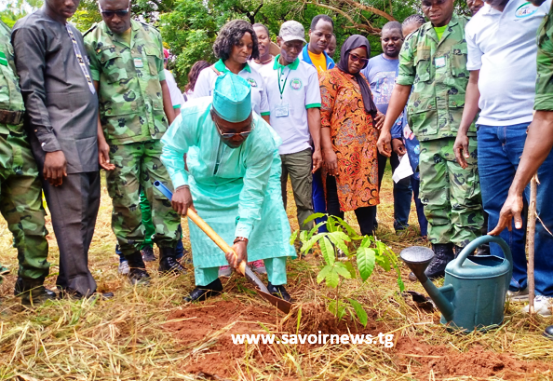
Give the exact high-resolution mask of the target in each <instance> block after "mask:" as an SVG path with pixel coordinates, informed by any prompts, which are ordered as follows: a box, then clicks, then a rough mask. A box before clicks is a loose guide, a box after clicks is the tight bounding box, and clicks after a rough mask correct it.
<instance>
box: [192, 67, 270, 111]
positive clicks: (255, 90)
mask: <svg viewBox="0 0 553 381" xmlns="http://www.w3.org/2000/svg"><path fill="white" fill-rule="evenodd" d="M214 66H215V69H217V71H219V72H221V73H224V72H230V70H229V69H227V67H226V66H225V64H224V63H223V61H221V60H219V61H217V62H216V63H215V65H214ZM238 75H239V76H240V77H242V78H244V79H245V80H246V81H248V83H249V84H250V86H251V88H252V109H253V111H255V112H256V113H258V114H259V115H269V104H268V103H267V92H266V89H265V85H264V81H263V78H262V77H261V74H259V73H258V72H257V71H256V70H255V69H253V68H252V67H250V65H248V64H247V63H246V67H244V69H242V71H240V73H238ZM216 79H217V73H215V71H214V70H213V67H211V66H210V67H206V68H205V69H203V70H202V71H201V72H200V75H199V76H198V80H197V81H196V86H194V98H200V97H210V96H212V95H213V89H214V88H215V80H216Z"/></svg>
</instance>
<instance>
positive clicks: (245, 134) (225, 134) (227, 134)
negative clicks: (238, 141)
mask: <svg viewBox="0 0 553 381" xmlns="http://www.w3.org/2000/svg"><path fill="white" fill-rule="evenodd" d="M215 115H216V114H215V111H214V110H213V109H211V119H213V123H215V127H216V128H217V132H218V133H219V135H221V137H222V138H225V139H232V138H234V137H235V136H240V137H242V138H244V139H246V138H247V137H248V135H249V134H251V133H252V130H251V128H252V125H251V123H250V126H249V128H250V129H249V131H244V132H223V131H221V127H220V126H219V123H217V121H216V118H215Z"/></svg>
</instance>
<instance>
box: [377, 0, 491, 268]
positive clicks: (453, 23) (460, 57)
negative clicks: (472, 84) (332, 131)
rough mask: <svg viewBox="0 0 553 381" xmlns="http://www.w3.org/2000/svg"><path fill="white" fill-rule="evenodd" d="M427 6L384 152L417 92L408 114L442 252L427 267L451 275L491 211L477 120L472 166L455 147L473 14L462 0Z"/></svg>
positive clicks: (408, 55) (412, 39) (430, 1)
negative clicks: (481, 173) (462, 12)
mask: <svg viewBox="0 0 553 381" xmlns="http://www.w3.org/2000/svg"><path fill="white" fill-rule="evenodd" d="M422 10H423V12H424V13H425V16H426V17H427V19H429V20H430V22H427V23H426V24H424V25H422V26H421V27H420V28H419V29H418V30H417V31H415V32H414V33H412V34H411V35H410V36H408V37H407V39H406V41H405V43H404V44H403V47H402V49H401V53H400V56H399V59H400V66H399V76H398V77H397V80H396V83H397V84H396V86H395V87H394V91H393V94H392V98H391V100H390V106H389V108H388V113H387V114H386V120H385V123H384V127H383V131H382V134H381V136H380V138H379V141H378V146H379V150H380V152H381V153H382V154H384V155H387V156H389V155H390V153H391V147H390V129H391V127H392V125H393V123H394V121H395V120H396V119H397V117H398V116H399V115H400V114H401V112H402V110H403V107H404V106H405V104H406V103H407V100H408V99H409V104H408V108H407V109H408V114H407V115H408V121H409V125H410V127H411V129H412V131H413V132H414V133H415V135H416V137H417V138H418V139H419V141H420V149H421V152H420V162H419V168H420V175H421V184H420V198H421V200H422V202H423V204H424V212H425V215H426V218H427V219H428V224H429V231H428V238H429V239H430V241H431V242H432V246H433V250H434V252H435V254H436V256H435V259H434V260H433V262H432V263H431V264H430V266H429V267H428V268H427V275H428V276H429V277H430V278H436V277H439V276H443V274H444V269H445V266H446V264H447V263H448V262H449V261H450V260H452V259H453V257H454V246H455V251H457V252H458V251H459V250H460V249H462V248H463V247H464V246H466V245H467V244H468V243H469V242H470V241H472V240H473V239H475V238H476V237H478V236H479V235H480V229H481V228H482V225H483V211H482V203H481V196H480V183H479V178H478V169H477V165H476V164H477V160H476V157H477V152H476V129H475V127H474V125H472V126H471V128H470V130H469V131H468V136H469V140H470V143H469V154H470V155H469V158H468V159H467V163H468V168H467V169H466V170H463V169H462V168H461V166H460V165H459V163H458V162H457V161H456V159H455V153H454V152H453V145H454V143H455V137H456V135H457V131H458V129H459V124H460V122H461V117H462V115H463V106H464V104H465V90H466V87H467V84H468V78H469V73H468V71H467V69H466V63H467V45H466V41H465V37H464V36H465V25H466V24H467V22H468V18H467V17H465V16H458V15H456V14H455V13H454V12H453V11H454V0H445V1H440V0H423V1H422ZM411 91H412V94H411V96H410V97H409V95H410V93H411Z"/></svg>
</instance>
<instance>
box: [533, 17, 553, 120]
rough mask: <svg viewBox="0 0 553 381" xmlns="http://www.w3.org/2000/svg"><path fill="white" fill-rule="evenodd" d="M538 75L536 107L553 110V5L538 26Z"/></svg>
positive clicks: (541, 109) (537, 108)
mask: <svg viewBox="0 0 553 381" xmlns="http://www.w3.org/2000/svg"><path fill="white" fill-rule="evenodd" d="M537 62H538V76H537V79H536V99H535V100H534V109H535V110H538V111H553V80H552V79H553V7H551V9H550V10H549V13H548V14H547V15H546V16H545V18H544V19H543V21H542V24H541V25H540V27H539V28H538V58H537Z"/></svg>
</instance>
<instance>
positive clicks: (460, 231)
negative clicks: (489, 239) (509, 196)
mask: <svg viewBox="0 0 553 381" xmlns="http://www.w3.org/2000/svg"><path fill="white" fill-rule="evenodd" d="M469 140H470V143H469V151H470V157H469V158H468V159H467V163H468V167H467V168H466V169H462V168H461V166H460V165H459V164H458V163H457V160H456V159H455V153H454V152H453V144H454V143H455V138H443V139H437V140H430V141H426V142H422V141H421V142H420V148H421V152H420V162H419V168H420V176H421V183H420V199H421V201H422V203H423V204H424V214H425V216H426V218H427V219H428V238H429V239H430V242H432V243H434V244H440V243H450V242H452V243H453V244H455V245H457V246H460V247H465V246H466V245H467V244H468V243H469V242H470V241H472V240H473V239H475V238H477V237H479V236H480V235H481V229H482V226H483V223H484V215H483V209H482V199H481V195H480V179H479V176H478V166H477V148H476V146H477V141H476V138H475V137H471V138H469Z"/></svg>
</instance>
